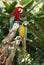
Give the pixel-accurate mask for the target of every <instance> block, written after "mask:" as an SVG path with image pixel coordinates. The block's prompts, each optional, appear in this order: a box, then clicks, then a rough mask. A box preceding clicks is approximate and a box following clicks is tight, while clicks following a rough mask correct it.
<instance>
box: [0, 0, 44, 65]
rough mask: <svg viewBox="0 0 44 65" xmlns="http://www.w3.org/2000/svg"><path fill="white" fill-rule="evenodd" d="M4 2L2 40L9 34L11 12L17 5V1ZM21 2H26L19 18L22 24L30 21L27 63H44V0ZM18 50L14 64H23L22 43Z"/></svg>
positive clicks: (23, 0) (0, 19)
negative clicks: (37, 9)
mask: <svg viewBox="0 0 44 65" xmlns="http://www.w3.org/2000/svg"><path fill="white" fill-rule="evenodd" d="M27 3H28V4H27ZM34 3H35V4H34ZM40 3H42V7H40V6H41V5H40ZM3 4H4V6H5V7H0V42H1V41H2V39H3V38H5V36H6V35H7V34H8V33H7V32H8V31H7V30H8V29H9V18H10V13H11V12H12V10H13V9H14V8H15V6H16V5H17V2H12V3H10V2H9V3H8V2H5V1H3ZM20 4H21V5H25V4H26V5H25V6H24V11H23V13H22V14H21V19H20V20H19V21H20V24H21V23H23V22H24V21H27V22H29V26H28V27H27V28H28V35H27V41H26V42H27V44H26V46H27V56H26V59H27V60H26V65H44V1H43V0H39V1H38V0H21V1H20ZM36 8H39V11H36ZM5 31H6V32H5ZM17 35H18V32H17ZM17 52H18V53H17ZM17 52H16V56H15V58H14V60H13V65H23V64H24V62H23V54H22V45H20V46H19V47H18V50H17ZM17 54H18V55H17ZM17 56H18V57H17ZM17 61H18V62H17ZM15 63H16V64H15Z"/></svg>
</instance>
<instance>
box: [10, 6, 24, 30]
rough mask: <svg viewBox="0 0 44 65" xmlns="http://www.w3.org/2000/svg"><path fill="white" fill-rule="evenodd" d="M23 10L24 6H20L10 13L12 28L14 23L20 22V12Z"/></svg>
mask: <svg viewBox="0 0 44 65" xmlns="http://www.w3.org/2000/svg"><path fill="white" fill-rule="evenodd" d="M22 12H23V7H21V6H18V7H16V8H15V9H14V10H13V11H12V13H11V14H10V29H11V28H12V27H13V24H14V23H18V20H19V19H20V14H21V13H22Z"/></svg>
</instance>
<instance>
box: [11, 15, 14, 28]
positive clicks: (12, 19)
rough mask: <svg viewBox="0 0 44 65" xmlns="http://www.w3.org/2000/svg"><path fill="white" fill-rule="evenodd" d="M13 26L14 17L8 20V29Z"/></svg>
mask: <svg viewBox="0 0 44 65" xmlns="http://www.w3.org/2000/svg"><path fill="white" fill-rule="evenodd" d="M13 24H14V16H12V17H11V18H10V29H11V28H12V26H13Z"/></svg>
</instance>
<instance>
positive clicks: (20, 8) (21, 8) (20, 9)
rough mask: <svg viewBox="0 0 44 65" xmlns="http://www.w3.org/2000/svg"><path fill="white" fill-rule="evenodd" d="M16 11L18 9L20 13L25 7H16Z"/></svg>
mask: <svg viewBox="0 0 44 65" xmlns="http://www.w3.org/2000/svg"><path fill="white" fill-rule="evenodd" d="M15 10H16V11H18V12H19V13H22V12H23V7H20V6H19V7H16V9H15Z"/></svg>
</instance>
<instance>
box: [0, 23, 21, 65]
mask: <svg viewBox="0 0 44 65" xmlns="http://www.w3.org/2000/svg"><path fill="white" fill-rule="evenodd" d="M18 28H19V24H18V23H14V25H13V27H12V29H11V30H9V33H8V35H7V36H6V37H5V39H3V40H2V48H0V65H12V61H13V58H14V56H15V53H16V49H17V47H18V45H19V44H20V41H21V39H19V40H17V39H16V40H15V41H13V42H12V40H13V38H14V36H15V34H16V32H17V30H18ZM11 44H12V45H13V47H14V49H13V50H12V52H11V53H10V55H9V57H7V53H8V48H9V46H11Z"/></svg>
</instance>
